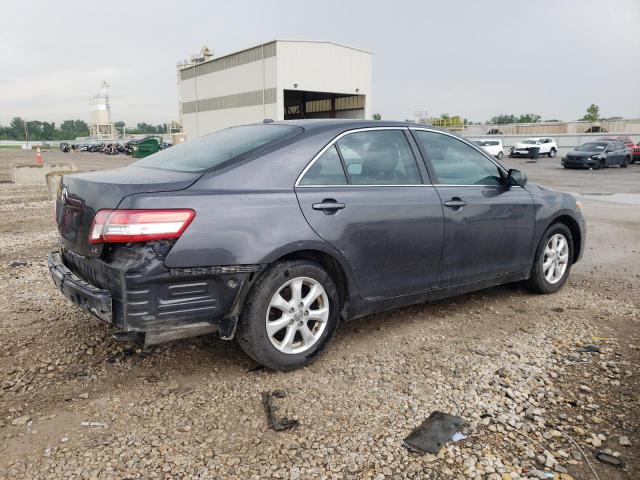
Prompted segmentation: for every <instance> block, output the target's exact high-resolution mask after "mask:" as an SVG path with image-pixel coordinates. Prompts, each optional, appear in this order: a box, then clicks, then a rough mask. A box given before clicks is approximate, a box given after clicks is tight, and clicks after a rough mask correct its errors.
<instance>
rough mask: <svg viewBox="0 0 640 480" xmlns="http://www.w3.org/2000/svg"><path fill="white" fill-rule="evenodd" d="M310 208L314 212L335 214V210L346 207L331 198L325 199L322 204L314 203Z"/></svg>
mask: <svg viewBox="0 0 640 480" xmlns="http://www.w3.org/2000/svg"><path fill="white" fill-rule="evenodd" d="M311 207H312V208H313V209H314V210H324V212H325V213H335V211H336V210H342V209H343V208H344V207H346V205H345V204H344V203H338V202H336V201H335V200H334V199H332V198H325V199H324V200H322V203H314V204H313V205H311Z"/></svg>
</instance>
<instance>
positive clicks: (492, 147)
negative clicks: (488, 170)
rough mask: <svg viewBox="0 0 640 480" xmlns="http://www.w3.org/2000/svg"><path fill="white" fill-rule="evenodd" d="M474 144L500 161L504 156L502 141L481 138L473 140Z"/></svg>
mask: <svg viewBox="0 0 640 480" xmlns="http://www.w3.org/2000/svg"><path fill="white" fill-rule="evenodd" d="M473 143H475V144H476V145H478V146H479V147H480V148H482V149H483V150H484V151H485V152H487V153H488V154H489V155H493V156H494V157H496V158H498V159H500V158H502V156H503V155H504V150H503V149H502V140H496V139H495V138H490V139H489V138H487V139H484V138H480V139H476V140H473Z"/></svg>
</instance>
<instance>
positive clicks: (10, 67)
mask: <svg viewBox="0 0 640 480" xmlns="http://www.w3.org/2000/svg"><path fill="white" fill-rule="evenodd" d="M1 11H2V16H1V17H0V124H3V125H6V124H7V123H8V122H9V121H10V119H11V118H12V117H13V116H21V117H23V118H26V119H32V120H34V119H38V120H47V121H55V122H56V123H59V122H60V121H62V120H64V119H68V118H80V119H83V120H87V121H88V117H89V101H88V99H89V97H90V96H91V95H92V94H94V93H95V92H96V91H97V88H98V86H99V85H100V82H101V81H102V80H106V81H107V82H108V83H110V85H111V89H110V95H111V109H112V113H113V120H114V121H117V120H124V121H125V122H126V123H127V124H128V125H134V124H135V123H137V122H141V121H145V122H150V123H163V122H166V121H169V120H172V119H176V118H177V116H178V113H177V112H178V107H177V103H178V99H177V86H176V62H177V61H178V60H180V59H184V58H186V57H188V56H189V55H190V54H192V53H196V52H197V51H198V50H199V48H200V47H201V46H202V45H205V44H206V45H208V46H209V47H210V48H211V49H213V50H214V51H215V53H216V55H223V54H225V53H229V52H232V51H235V50H239V49H243V48H246V47H250V46H253V45H256V44H259V43H262V42H265V41H269V40H273V39H277V38H283V39H306V40H331V41H334V42H339V43H345V44H348V45H353V46H356V47H360V48H363V49H367V50H371V51H372V52H373V53H374V57H373V62H374V71H373V112H380V113H381V114H382V116H383V118H386V119H405V118H411V117H412V116H413V112H414V111H416V110H426V111H428V112H429V115H432V116H437V115H439V114H440V113H443V112H446V113H449V114H451V115H455V114H457V115H461V116H463V117H466V118H469V119H471V120H474V121H483V120H487V119H489V118H490V117H492V116H493V115H496V114H499V113H515V114H519V113H527V112H533V113H538V114H540V115H542V116H543V118H558V119H561V120H575V119H578V118H579V117H581V116H582V115H583V114H584V111H585V108H586V107H587V106H588V105H589V104H591V103H596V104H598V105H599V106H600V111H601V114H602V115H604V116H614V115H616V116H617V115H620V116H623V117H625V118H640V0H606V1H605V0H566V1H563V0H553V1H546V0H545V1H540V0H538V1H524V0H523V1H512V0H504V1H499V0H467V1H448V2H444V1H425V0H416V1H402V0H396V1H394V2H382V1H377V0H375V1H374V0H369V1H351V0H339V1H334V0H318V1H310V0H296V1H273V0H272V1H264V0H263V1H243V0H233V1H219V2H218V1H187V0H185V1H175V2H169V1H159V0H155V1H132V0H129V1H119V0H110V1H108V2H104V1H102V2H93V1H90V0H78V1H75V0H68V1H64V0H57V1H32V0H23V1H6V2H2V10H1Z"/></svg>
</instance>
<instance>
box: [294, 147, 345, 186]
mask: <svg viewBox="0 0 640 480" xmlns="http://www.w3.org/2000/svg"><path fill="white" fill-rule="evenodd" d="M346 184H347V177H346V176H345V174H344V169H343V168H342V162H341V161H340V157H339V156H338V151H337V150H336V147H335V145H332V146H331V148H330V149H328V150H327V151H326V152H324V153H323V154H322V155H320V157H319V158H318V159H317V160H316V161H315V162H314V163H313V165H311V168H310V169H309V170H307V173H305V174H304V177H302V179H301V180H300V185H346Z"/></svg>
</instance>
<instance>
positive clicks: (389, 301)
mask: <svg viewBox="0 0 640 480" xmlns="http://www.w3.org/2000/svg"><path fill="white" fill-rule="evenodd" d="M529 275H530V272H529V271H522V272H514V273H509V274H506V275H500V276H498V277H492V278H487V279H484V280H478V281H476V282H469V283H463V284H460V285H453V286H451V287H445V288H438V289H434V290H428V291H426V292H420V293H414V294H410V295H403V296H401V297H393V298H384V299H380V300H363V299H361V298H358V299H357V300H356V299H352V300H351V302H350V308H349V316H348V320H353V319H354V318H359V317H364V316H365V315H371V314H372V313H379V312H384V311H387V310H393V309H395V308H400V307H406V306H409V305H416V304H419V303H426V302H429V301H432V300H440V299H443V298H448V297H454V296H456V295H462V294H465V293H469V292H475V291H477V290H484V289H485V288H490V287H495V286H497V285H503V284H505V283H512V282H519V281H521V280H526V279H527V278H529Z"/></svg>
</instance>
